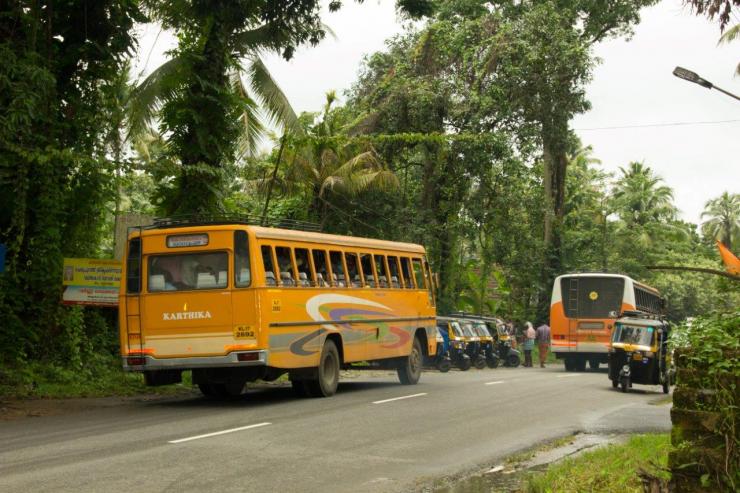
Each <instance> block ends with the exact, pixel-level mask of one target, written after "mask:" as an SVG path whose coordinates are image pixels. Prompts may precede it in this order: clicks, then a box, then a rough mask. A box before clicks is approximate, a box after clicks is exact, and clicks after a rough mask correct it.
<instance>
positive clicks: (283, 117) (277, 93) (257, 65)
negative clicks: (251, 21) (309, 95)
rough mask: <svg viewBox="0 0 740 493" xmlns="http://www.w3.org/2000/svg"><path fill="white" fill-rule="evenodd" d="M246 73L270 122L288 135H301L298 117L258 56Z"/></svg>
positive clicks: (254, 58) (301, 130)
mask: <svg viewBox="0 0 740 493" xmlns="http://www.w3.org/2000/svg"><path fill="white" fill-rule="evenodd" d="M247 73H248V75H249V80H250V82H251V86H252V87H251V88H252V90H253V91H254V93H255V94H256V95H257V96H258V97H259V98H260V99H261V100H262V103H263V105H264V108H265V110H266V112H267V114H268V116H269V118H270V119H271V120H272V122H273V123H277V124H281V125H282V126H283V127H284V128H285V131H286V132H288V133H297V134H302V132H303V129H302V128H301V126H300V125H299V122H298V116H296V114H295V111H294V110H293V107H292V106H291V105H290V102H289V101H288V98H287V97H286V96H285V93H283V91H282V89H280V86H278V84H277V82H276V81H275V79H273V78H272V75H271V74H270V72H269V71H268V70H267V67H266V66H265V64H264V63H263V62H262V60H261V59H260V58H259V57H258V56H255V57H253V58H252V60H251V63H250V65H249V68H248V69H247Z"/></svg>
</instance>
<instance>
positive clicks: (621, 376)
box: [609, 311, 675, 394]
mask: <svg viewBox="0 0 740 493" xmlns="http://www.w3.org/2000/svg"><path fill="white" fill-rule="evenodd" d="M669 330H670V328H669V326H668V323H667V322H666V321H665V320H663V319H662V318H661V317H658V316H653V315H649V314H647V313H642V312H634V311H627V312H624V313H623V314H622V316H621V317H620V318H618V319H617V320H616V322H615V323H614V330H613V331H612V339H611V343H610V345H609V379H610V380H611V381H612V387H613V388H617V387H620V388H621V390H622V392H627V390H628V389H629V388H630V387H632V384H633V383H638V384H643V385H661V386H662V387H663V393H664V394H667V393H668V392H669V391H670V386H671V384H673V383H675V382H674V380H675V375H674V371H673V369H672V368H671V355H670V353H669V351H668V334H669Z"/></svg>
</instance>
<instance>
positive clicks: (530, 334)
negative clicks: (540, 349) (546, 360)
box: [522, 322, 537, 368]
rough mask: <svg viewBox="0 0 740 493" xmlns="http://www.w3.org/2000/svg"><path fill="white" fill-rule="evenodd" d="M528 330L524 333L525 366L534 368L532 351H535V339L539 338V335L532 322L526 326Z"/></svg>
mask: <svg viewBox="0 0 740 493" xmlns="http://www.w3.org/2000/svg"><path fill="white" fill-rule="evenodd" d="M524 325H525V326H526V327H527V328H526V329H525V331H524V344H523V345H522V348H523V349H524V366H526V367H529V368H532V349H534V339H535V337H537V333H536V332H535V330H534V327H532V323H531V322H527V323H525V324H524Z"/></svg>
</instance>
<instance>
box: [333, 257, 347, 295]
mask: <svg viewBox="0 0 740 493" xmlns="http://www.w3.org/2000/svg"><path fill="white" fill-rule="evenodd" d="M329 259H330V261H331V276H332V285H333V286H336V287H338V288H345V287H347V274H346V273H345V272H344V261H343V260H342V252H333V251H332V252H329Z"/></svg>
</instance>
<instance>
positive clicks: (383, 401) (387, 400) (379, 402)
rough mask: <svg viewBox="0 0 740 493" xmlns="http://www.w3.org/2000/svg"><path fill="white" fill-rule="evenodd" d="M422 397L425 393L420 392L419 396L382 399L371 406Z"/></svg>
mask: <svg viewBox="0 0 740 493" xmlns="http://www.w3.org/2000/svg"><path fill="white" fill-rule="evenodd" d="M422 395H427V393H426V392H422V393H421V394H412V395H404V396H402V397H394V398H393V399H383V400H382V401H373V404H385V403H386V402H392V401H400V400H401V399H411V398H412V397H421V396H422Z"/></svg>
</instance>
